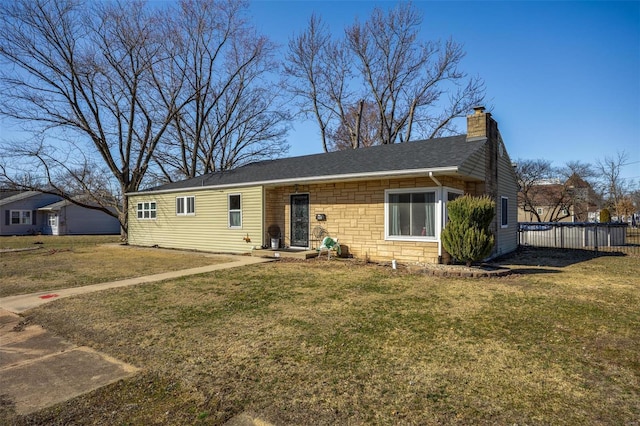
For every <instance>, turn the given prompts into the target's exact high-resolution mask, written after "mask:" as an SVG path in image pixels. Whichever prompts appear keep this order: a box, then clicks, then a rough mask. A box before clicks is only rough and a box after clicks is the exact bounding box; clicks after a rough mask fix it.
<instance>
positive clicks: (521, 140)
mask: <svg viewBox="0 0 640 426" xmlns="http://www.w3.org/2000/svg"><path fill="white" fill-rule="evenodd" d="M394 4H395V2H392V1H383V2H373V1H276V0H258V1H254V2H253V3H252V5H251V9H250V10H251V13H252V15H253V19H254V22H255V24H256V25H257V27H258V29H259V30H260V31H262V32H263V33H265V34H267V35H269V36H270V37H271V38H272V40H273V41H275V42H277V43H279V44H281V45H282V46H283V48H284V47H285V46H286V43H287V41H288V39H289V37H290V36H291V35H292V34H293V33H299V32H301V31H302V30H303V29H304V28H305V26H306V23H307V21H308V18H309V16H310V15H311V13H313V12H316V13H317V14H318V15H320V16H321V17H322V18H323V20H325V22H327V23H328V24H329V25H330V27H331V29H332V31H334V34H339V33H341V32H342V31H343V29H344V27H345V25H348V24H351V23H353V22H354V19H355V18H356V17H357V18H359V19H360V20H365V19H367V17H368V16H369V14H370V12H371V10H372V9H373V8H374V7H375V6H378V7H381V8H383V9H387V8H390V7H393V5H394ZM414 5H415V6H416V7H417V8H419V9H420V10H421V11H422V12H423V13H424V22H423V30H422V33H423V36H424V37H425V39H442V40H445V39H447V38H450V37H451V38H453V39H454V40H455V41H457V42H459V43H462V44H463V45H464V49H465V51H466V53H467V56H466V57H465V59H464V62H463V64H462V68H463V69H464V70H465V71H466V72H468V73H469V74H474V75H479V76H480V77H482V78H483V79H484V80H485V83H486V89H487V99H488V102H487V105H486V106H487V107H490V108H491V109H492V114H493V117H494V118H495V119H496V120H497V121H498V123H499V128H500V131H501V133H502V137H503V139H504V141H505V143H506V146H507V150H508V151H509V154H510V156H511V158H512V159H513V160H516V159H518V158H523V159H537V158H544V159H548V160H552V161H553V164H554V165H555V166H561V165H563V164H565V163H566V162H567V161H572V160H580V161H583V162H586V163H595V162H596V160H597V159H599V158H603V157H605V156H615V155H616V153H617V151H622V150H625V151H626V152H627V153H628V155H629V160H628V161H629V164H628V165H627V166H626V167H624V169H623V177H625V178H627V179H633V180H634V181H636V182H637V181H638V180H640V2H637V1H626V2H614V1H604V2H597V1H579V2H558V1H535V2H533V1H531V2H529V1H496V2H491V1H473V2H469V1H446V2H445V1H418V2H414ZM458 127H459V129H460V130H461V131H462V132H464V131H465V123H464V122H460V123H459V125H458ZM289 143H290V145H291V150H290V153H289V154H290V155H291V156H297V155H304V154H311V153H316V152H321V150H322V147H321V144H320V140H319V138H318V131H317V127H316V126H315V124H314V123H313V122H300V121H299V122H296V123H294V129H293V131H292V132H291V133H290V135H289Z"/></svg>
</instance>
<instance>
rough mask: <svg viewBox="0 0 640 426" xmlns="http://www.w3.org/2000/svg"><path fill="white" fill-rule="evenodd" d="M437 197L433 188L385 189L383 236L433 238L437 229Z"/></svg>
mask: <svg viewBox="0 0 640 426" xmlns="http://www.w3.org/2000/svg"><path fill="white" fill-rule="evenodd" d="M438 201H439V200H438V199H437V195H436V191H432V190H421V189H412V190H398V191H395V190H389V191H387V192H386V215H387V223H386V225H387V226H386V237H388V238H390V239H417V240H435V239H436V238H437V231H438V220H439V215H438Z"/></svg>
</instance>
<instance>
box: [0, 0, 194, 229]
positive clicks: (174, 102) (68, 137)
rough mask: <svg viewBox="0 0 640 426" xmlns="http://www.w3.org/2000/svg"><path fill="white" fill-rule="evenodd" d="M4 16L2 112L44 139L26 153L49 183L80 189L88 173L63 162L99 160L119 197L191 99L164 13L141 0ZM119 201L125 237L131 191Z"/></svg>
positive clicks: (7, 5)
mask: <svg viewBox="0 0 640 426" xmlns="http://www.w3.org/2000/svg"><path fill="white" fill-rule="evenodd" d="M0 12H1V15H2V16H1V18H0V57H1V58H2V59H3V60H4V61H5V62H6V63H7V65H8V66H7V67H6V68H5V70H4V71H3V73H2V75H1V77H0V84H1V86H2V90H3V93H4V96H3V97H2V101H0V102H1V106H0V112H1V113H2V114H3V115H5V116H7V117H10V118H13V119H15V120H18V121H20V122H22V123H24V124H25V126H27V127H28V128H29V130H30V131H32V132H33V133H34V134H40V135H41V140H42V141H45V142H42V143H41V144H40V145H39V146H36V147H34V148H33V149H29V150H27V151H25V152H24V154H25V155H26V156H27V157H28V158H29V159H31V160H34V161H35V164H39V166H40V167H39V169H38V170H39V171H41V172H42V173H43V175H42V176H41V177H42V181H43V183H46V185H48V186H51V187H55V182H54V181H53V179H52V177H53V176H56V175H60V174H65V173H67V175H68V176H69V177H71V178H74V179H76V181H77V183H78V185H79V186H80V187H82V186H83V182H82V179H83V176H84V175H83V174H80V175H78V174H77V173H72V172H73V170H72V168H71V167H65V166H67V164H68V163H67V161H68V159H70V158H74V155H77V154H78V152H82V153H84V155H85V157H86V158H88V159H89V160H90V161H88V162H87V163H86V164H85V165H84V166H83V165H81V167H80V169H86V167H89V166H91V164H92V162H94V161H95V162H96V164H99V165H100V167H102V166H104V168H105V169H107V170H108V171H109V173H110V177H109V178H110V180H112V181H113V182H115V183H116V184H117V186H118V189H119V193H120V194H125V193H127V192H132V191H136V190H137V189H138V188H139V186H140V184H141V183H142V181H143V178H144V176H145V174H146V172H147V169H148V168H149V165H150V161H151V158H152V155H153V152H154V151H155V149H156V147H157V145H158V144H159V143H160V140H161V138H162V136H163V135H164V133H165V131H166V129H167V127H168V125H169V123H170V122H171V121H172V120H173V118H174V116H175V115H176V114H177V113H178V112H179V111H180V108H181V104H182V103H184V102H185V101H184V100H181V99H180V94H181V90H180V89H181V85H182V81H183V80H184V79H183V78H182V76H176V75H172V74H171V71H172V70H171V69H170V68H169V67H168V66H167V50H166V48H165V44H164V41H165V34H163V32H162V30H161V28H162V27H161V26H160V25H159V22H160V21H161V16H160V13H159V11H157V10H155V9H151V8H145V7H144V4H143V3H141V2H126V3H92V4H91V7H88V5H85V4H83V3H81V2H77V1H73V0H56V1H48V0H16V1H15V2H3V3H2V4H1V5H0ZM54 136H55V137H57V138H58V140H57V141H56V142H55V143H54V141H53V140H51V139H49V138H51V137H54ZM11 149H12V148H11V147H9V148H8V149H7V150H5V151H11ZM5 155H6V153H5ZM3 158H7V157H6V156H4V155H3ZM14 160H15V158H14ZM9 169H10V167H8V165H7V164H5V167H4V169H3V170H5V171H9ZM34 189H45V190H46V189H47V188H34ZM87 189H89V186H87ZM60 195H62V196H63V197H65V198H67V199H69V200H71V201H74V200H73V197H72V194H68V193H66V192H61V193H60ZM120 202H121V203H116V205H114V206H113V207H115V208H117V211H118V216H119V219H120V223H121V225H122V229H123V237H124V238H126V232H127V225H128V215H127V211H128V203H127V199H126V197H123V198H121V199H120Z"/></svg>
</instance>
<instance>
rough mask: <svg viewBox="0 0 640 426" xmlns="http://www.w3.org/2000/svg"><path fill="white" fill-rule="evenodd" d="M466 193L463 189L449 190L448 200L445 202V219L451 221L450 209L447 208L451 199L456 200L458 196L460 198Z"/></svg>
mask: <svg viewBox="0 0 640 426" xmlns="http://www.w3.org/2000/svg"><path fill="white" fill-rule="evenodd" d="M463 195H464V193H463V192H462V191H454V190H451V189H449V190H447V202H446V203H445V204H444V221H445V223H446V222H449V210H447V204H449V202H450V201H453V200H455V199H456V198H460V197H462V196H463Z"/></svg>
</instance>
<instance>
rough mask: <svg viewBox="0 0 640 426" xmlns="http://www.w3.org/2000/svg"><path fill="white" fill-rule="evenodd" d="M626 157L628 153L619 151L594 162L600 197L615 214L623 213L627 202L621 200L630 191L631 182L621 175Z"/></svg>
mask: <svg viewBox="0 0 640 426" xmlns="http://www.w3.org/2000/svg"><path fill="white" fill-rule="evenodd" d="M628 159H629V155H628V154H627V153H626V152H625V151H619V152H617V153H616V155H615V156H605V157H604V158H603V159H599V160H598V161H597V162H596V171H597V173H598V174H599V176H600V190H601V193H602V197H603V199H604V201H605V202H606V203H607V204H608V206H609V207H610V208H611V209H612V212H613V214H614V215H615V216H620V215H624V214H625V210H626V209H627V207H628V203H624V202H623V201H624V200H625V197H626V196H627V195H628V194H629V193H630V192H631V189H632V188H631V182H628V181H627V180H626V179H624V178H623V177H622V176H621V174H622V168H623V167H624V166H625V165H626V163H627V161H628Z"/></svg>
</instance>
